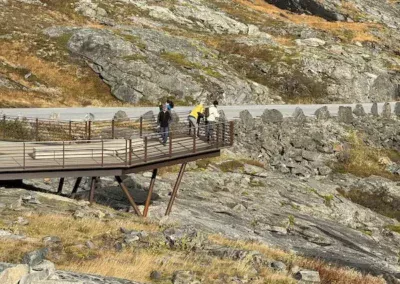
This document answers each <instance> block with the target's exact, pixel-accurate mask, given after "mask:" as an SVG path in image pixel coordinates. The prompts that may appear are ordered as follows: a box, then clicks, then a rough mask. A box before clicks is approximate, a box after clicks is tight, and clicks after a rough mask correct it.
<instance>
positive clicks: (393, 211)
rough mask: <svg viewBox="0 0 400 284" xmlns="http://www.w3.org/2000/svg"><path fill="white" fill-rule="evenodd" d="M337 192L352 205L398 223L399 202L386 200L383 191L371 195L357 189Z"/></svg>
mask: <svg viewBox="0 0 400 284" xmlns="http://www.w3.org/2000/svg"><path fill="white" fill-rule="evenodd" d="M338 192H339V193H340V194H341V195H342V196H344V197H345V198H347V199H350V200H351V201H352V202H354V203H357V204H360V205H362V206H364V207H367V208H369V209H371V210H372V211H375V212H377V213H379V214H382V215H385V216H388V217H390V218H395V219H397V220H398V221H400V200H396V199H393V198H388V196H387V193H386V191H385V190H384V189H382V190H380V191H377V192H372V193H371V192H366V191H364V190H362V189H359V188H352V189H350V190H349V191H345V190H344V189H338ZM388 200H390V201H388Z"/></svg>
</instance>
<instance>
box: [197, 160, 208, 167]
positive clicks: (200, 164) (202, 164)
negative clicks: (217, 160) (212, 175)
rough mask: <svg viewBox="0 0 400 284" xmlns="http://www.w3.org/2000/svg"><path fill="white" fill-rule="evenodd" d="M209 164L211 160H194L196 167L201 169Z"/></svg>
mask: <svg viewBox="0 0 400 284" xmlns="http://www.w3.org/2000/svg"><path fill="white" fill-rule="evenodd" d="M209 164H211V161H210V160H207V159H202V160H197V161H196V165H197V167H199V168H201V169H207V167H208V165H209Z"/></svg>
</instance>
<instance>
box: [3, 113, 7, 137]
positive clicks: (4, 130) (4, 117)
mask: <svg viewBox="0 0 400 284" xmlns="http://www.w3.org/2000/svg"><path fill="white" fill-rule="evenodd" d="M3 138H4V139H5V138H6V115H3Z"/></svg>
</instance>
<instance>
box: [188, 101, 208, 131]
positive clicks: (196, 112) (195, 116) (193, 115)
mask: <svg viewBox="0 0 400 284" xmlns="http://www.w3.org/2000/svg"><path fill="white" fill-rule="evenodd" d="M202 117H204V106H203V104H202V103H200V104H199V105H197V106H195V107H194V109H193V110H192V111H191V112H190V114H189V116H188V120H189V123H190V127H193V128H194V130H195V131H196V132H197V129H198V126H199V122H200V118H202Z"/></svg>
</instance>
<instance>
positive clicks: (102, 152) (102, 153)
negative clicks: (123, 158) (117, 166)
mask: <svg viewBox="0 0 400 284" xmlns="http://www.w3.org/2000/svg"><path fill="white" fill-rule="evenodd" d="M101 166H102V167H104V141H103V139H101Z"/></svg>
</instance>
